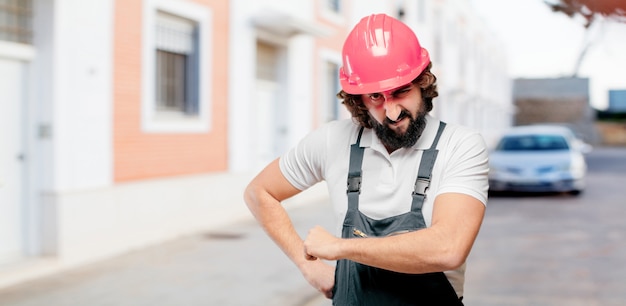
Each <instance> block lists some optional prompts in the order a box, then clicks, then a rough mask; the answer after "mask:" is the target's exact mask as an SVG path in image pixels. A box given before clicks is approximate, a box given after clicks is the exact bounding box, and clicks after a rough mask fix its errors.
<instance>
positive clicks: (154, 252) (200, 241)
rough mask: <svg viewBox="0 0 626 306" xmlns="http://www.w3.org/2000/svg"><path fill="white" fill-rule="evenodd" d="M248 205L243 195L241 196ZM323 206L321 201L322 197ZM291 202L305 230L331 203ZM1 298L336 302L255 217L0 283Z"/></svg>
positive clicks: (310, 305)
mask: <svg viewBox="0 0 626 306" xmlns="http://www.w3.org/2000/svg"><path fill="white" fill-rule="evenodd" d="M242 205H243V203H242ZM316 206H317V205H316ZM320 206H322V207H313V206H311V205H305V206H302V207H297V208H295V207H294V208H291V209H290V210H289V211H290V214H291V215H292V216H293V219H294V224H295V225H296V229H297V230H298V232H300V234H301V235H305V234H306V231H307V230H308V229H309V228H311V227H312V226H314V225H316V224H320V225H322V226H326V227H327V228H331V227H332V226H333V221H332V219H331V218H332V217H331V216H330V214H329V213H330V209H329V206H328V204H327V203H320ZM0 305H1V306H148V305H150V306H170V305H171V306H193V305H222V306H228V305H233V306H254V305H295V306H297V305H306V306H322V305H331V303H330V301H329V300H327V299H325V298H323V296H321V294H319V293H318V292H317V291H316V290H314V289H313V288H312V287H310V286H309V285H308V283H307V282H306V281H305V280H304V278H303V277H302V276H301V274H300V272H299V271H298V269H297V268H296V267H295V266H294V265H293V264H292V263H291V261H290V260H289V259H288V258H287V256H285V255H284V254H283V253H282V252H281V251H280V250H279V249H278V248H277V247H276V246H275V245H274V243H273V242H272V241H271V240H270V239H269V238H268V237H267V236H266V235H265V233H264V232H263V231H262V230H261V229H260V227H259V226H258V225H257V224H256V223H255V222H254V221H253V220H243V221H241V222H236V223H233V224H232V225H231V226H229V227H226V228H223V229H220V230H214V231H209V232H206V233H199V234H197V235H192V236H189V237H181V238H179V239H176V240H173V241H170V242H166V243H163V244H159V245H155V246H153V247H148V248H145V249H141V250H136V251H133V252H130V253H127V254H124V255H121V256H118V257H115V258H112V259H108V260H104V261H101V262H98V263H94V264H90V265H86V266H83V267H80V268H78V269H73V270H69V271H65V272H61V273H58V274H55V275H52V276H48V277H44V278H41V279H37V280H33V281H29V282H26V283H22V284H19V285H16V286H13V287H9V288H6V289H3V290H0Z"/></svg>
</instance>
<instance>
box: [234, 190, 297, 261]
mask: <svg viewBox="0 0 626 306" xmlns="http://www.w3.org/2000/svg"><path fill="white" fill-rule="evenodd" d="M245 199H246V204H247V205H248V208H249V209H250V211H251V212H252V214H253V215H254V217H255V218H256V220H257V221H258V223H259V224H260V225H261V227H262V228H263V230H265V232H266V233H267V235H268V236H269V237H270V238H271V239H272V240H273V241H274V243H276V244H277V245H278V246H279V247H280V249H281V250H282V251H283V252H284V253H285V254H286V255H287V256H288V257H289V259H291V260H292V261H293V262H294V263H295V264H296V265H300V264H301V263H302V262H304V261H305V258H304V252H303V245H302V243H303V242H302V238H300V236H299V235H298V233H297V232H296V230H295V228H294V226H293V224H292V222H291V219H290V218H289V215H288V214H287V211H286V210H285V208H284V207H283V206H282V204H281V203H280V202H279V201H278V200H276V199H274V198H273V197H271V196H270V195H269V194H267V193H265V194H264V193H263V192H259V191H256V192H254V191H248V192H246V198H245Z"/></svg>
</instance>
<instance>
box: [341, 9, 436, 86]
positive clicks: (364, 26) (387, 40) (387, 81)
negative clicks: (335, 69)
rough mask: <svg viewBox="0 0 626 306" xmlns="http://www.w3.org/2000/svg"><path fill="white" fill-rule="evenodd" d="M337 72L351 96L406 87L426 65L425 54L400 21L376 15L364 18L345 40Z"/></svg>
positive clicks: (426, 53) (426, 52)
mask: <svg viewBox="0 0 626 306" xmlns="http://www.w3.org/2000/svg"><path fill="white" fill-rule="evenodd" d="M342 59H343V67H341V68H340V69H339V80H340V81H341V87H342V89H343V90H344V91H345V92H347V93H349V94H353V95H358V94H366V93H373V92H382V91H386V90H390V89H394V88H397V87H399V86H402V85H404V84H408V83H410V82H411V81H413V79H415V78H416V77H417V76H418V75H419V74H420V73H422V71H424V69H425V68H426V66H428V64H429V63H430V57H429V56H428V51H426V49H424V48H422V47H421V45H420V43H419V41H418V40H417V37H416V36H415V33H413V31H412V30H411V29H410V28H409V27H408V26H407V25H405V24H404V23H402V22H401V21H399V20H397V19H395V18H393V17H391V16H388V15H385V14H377V15H371V16H368V17H364V18H363V19H361V21H359V23H358V24H357V25H356V26H355V27H354V29H352V32H350V34H349V35H348V38H346V41H345V42H344V44H343V50H342Z"/></svg>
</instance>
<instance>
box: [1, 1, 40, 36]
mask: <svg viewBox="0 0 626 306" xmlns="http://www.w3.org/2000/svg"><path fill="white" fill-rule="evenodd" d="M32 6H33V4H32V1H31V0H0V40H5V41H12V42H16V43H22V44H31V43H32V42H33V30H32V28H33V27H32V15H33V9H32Z"/></svg>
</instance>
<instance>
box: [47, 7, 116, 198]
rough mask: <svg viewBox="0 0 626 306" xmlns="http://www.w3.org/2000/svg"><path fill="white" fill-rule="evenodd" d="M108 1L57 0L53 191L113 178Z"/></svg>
mask: <svg viewBox="0 0 626 306" xmlns="http://www.w3.org/2000/svg"><path fill="white" fill-rule="evenodd" d="M113 4H114V1H112V0H92V1H80V0H56V1H55V7H54V17H53V33H52V35H53V37H54V41H53V42H52V43H53V46H52V53H53V58H52V66H53V72H52V75H51V78H50V79H49V81H50V82H53V84H54V85H53V86H54V92H53V95H52V100H49V103H51V104H52V105H53V114H52V116H53V117H52V142H53V147H54V154H53V156H54V157H53V158H54V161H53V164H54V165H55V169H54V172H53V182H52V185H51V186H48V187H49V188H51V189H52V190H55V191H68V190H76V189H84V188H94V187H101V186H108V185H110V184H111V182H112V170H113V166H112V152H113V150H112V131H113V128H112V124H113V120H112V105H113V100H112V95H113V86H112V81H113V79H112V69H113V60H112V58H113V39H112V37H113V29H114V28H113V20H114V18H113Z"/></svg>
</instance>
